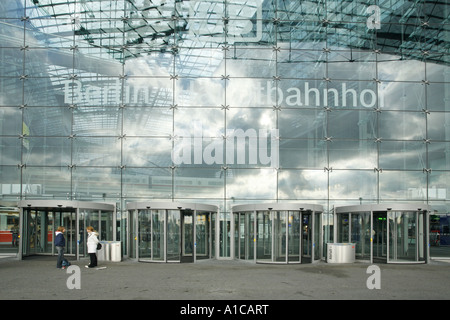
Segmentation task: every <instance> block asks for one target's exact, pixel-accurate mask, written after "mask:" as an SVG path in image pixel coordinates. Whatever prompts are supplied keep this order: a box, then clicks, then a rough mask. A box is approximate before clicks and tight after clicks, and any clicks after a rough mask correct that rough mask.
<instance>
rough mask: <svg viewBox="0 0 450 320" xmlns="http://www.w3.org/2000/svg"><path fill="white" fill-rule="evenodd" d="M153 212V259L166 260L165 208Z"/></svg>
mask: <svg viewBox="0 0 450 320" xmlns="http://www.w3.org/2000/svg"><path fill="white" fill-rule="evenodd" d="M151 212H152V218H151V219H152V229H151V230H152V254H153V260H160V261H161V260H164V251H165V248H164V223H165V222H164V220H165V219H164V215H165V210H151Z"/></svg>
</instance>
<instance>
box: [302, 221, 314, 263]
mask: <svg viewBox="0 0 450 320" xmlns="http://www.w3.org/2000/svg"><path fill="white" fill-rule="evenodd" d="M302 221H303V224H302V233H303V235H302V237H303V238H302V246H303V252H302V256H303V257H311V253H312V251H311V250H312V236H311V214H310V213H303V214H302Z"/></svg>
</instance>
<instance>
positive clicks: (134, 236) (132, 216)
mask: <svg viewBox="0 0 450 320" xmlns="http://www.w3.org/2000/svg"><path fill="white" fill-rule="evenodd" d="M136 215H138V213H137V211H136V210H131V211H130V220H129V221H130V233H129V241H128V242H129V243H130V251H129V252H128V256H129V257H130V258H137V257H136V243H137V240H138V239H139V237H138V234H137V230H136V225H137V224H136V220H137V219H136Z"/></svg>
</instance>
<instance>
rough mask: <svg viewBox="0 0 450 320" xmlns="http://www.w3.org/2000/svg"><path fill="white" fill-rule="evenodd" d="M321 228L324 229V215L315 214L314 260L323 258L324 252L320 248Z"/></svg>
mask: <svg viewBox="0 0 450 320" xmlns="http://www.w3.org/2000/svg"><path fill="white" fill-rule="evenodd" d="M321 228H322V214H321V213H320V212H315V213H314V232H313V236H314V242H313V247H314V260H320V259H321V258H322V257H321V252H322V250H320V248H321V241H320V235H321V234H322V233H321V232H320V230H321Z"/></svg>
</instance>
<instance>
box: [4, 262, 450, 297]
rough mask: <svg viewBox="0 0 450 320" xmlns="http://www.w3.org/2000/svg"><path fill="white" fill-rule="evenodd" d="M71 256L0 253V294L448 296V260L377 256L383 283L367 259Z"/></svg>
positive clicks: (87, 295)
mask: <svg viewBox="0 0 450 320" xmlns="http://www.w3.org/2000/svg"><path fill="white" fill-rule="evenodd" d="M71 262H72V265H73V266H76V267H72V268H71V269H69V270H70V271H68V270H60V269H57V268H56V257H29V258H26V259H25V260H22V261H19V260H11V259H0V290H1V291H0V299H2V300H8V299H14V300H16V299H19V300H24V299H25V300H28V299H32V300H36V299H37V300H41V299H43V300H62V299H64V300H92V299H108V300H118V299H120V300H136V299H146V300H185V301H192V300H233V301H236V300H254V301H257V300H260V301H267V300H323V299H327V300H329V299H339V300H374V299H375V300H392V299H394V300H397V299H398V300H400V299H401V300H409V299H414V300H416V299H420V300H447V299H449V298H450V263H445V262H431V263H430V264H427V265H409V264H401V265H387V264H379V265H378V266H379V268H380V269H379V271H380V272H379V275H380V277H379V284H380V289H369V288H368V285H367V283H368V279H369V277H371V276H374V273H372V272H369V273H368V267H369V265H368V264H363V263H354V264H327V263H325V262H321V263H318V264H302V265H268V264H253V263H247V262H240V261H215V260H209V261H201V262H197V263H195V264H192V263H185V264H179V263H167V264H166V263H163V264H159V263H143V262H135V261H131V260H126V261H122V262H101V263H100V264H99V267H106V268H102V269H86V268H85V267H84V266H85V264H87V262H88V261H87V260H82V261H71ZM77 267H79V268H77ZM369 280H370V279H369ZM369 282H370V281H369ZM370 283H373V282H370ZM77 286H78V287H79V289H77V288H76V287H77ZM70 287H72V288H70Z"/></svg>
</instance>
